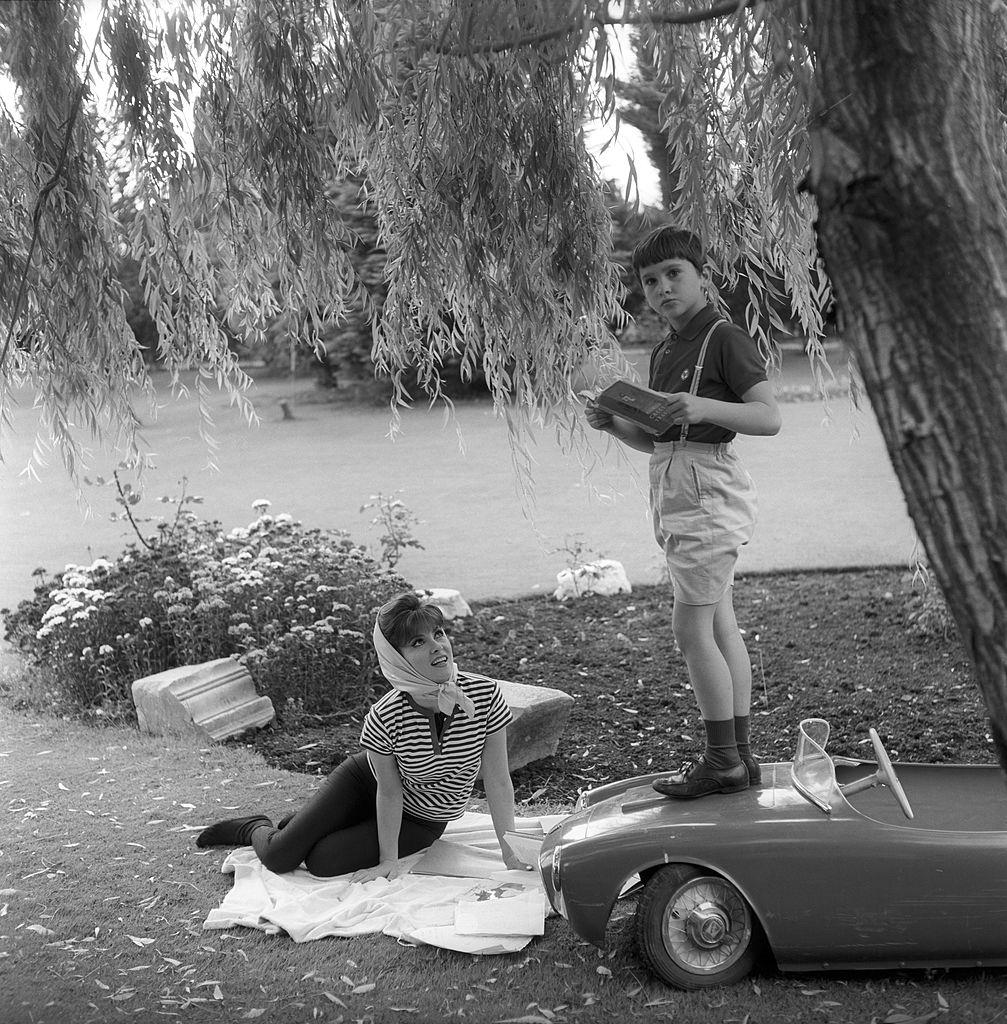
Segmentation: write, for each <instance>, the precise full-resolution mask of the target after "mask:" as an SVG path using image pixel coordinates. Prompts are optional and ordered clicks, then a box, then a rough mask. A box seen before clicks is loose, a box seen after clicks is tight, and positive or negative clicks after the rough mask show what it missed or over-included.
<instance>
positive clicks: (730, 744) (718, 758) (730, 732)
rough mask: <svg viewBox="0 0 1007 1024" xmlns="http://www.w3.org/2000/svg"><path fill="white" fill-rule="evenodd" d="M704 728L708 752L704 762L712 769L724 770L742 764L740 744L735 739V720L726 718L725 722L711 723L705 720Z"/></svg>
mask: <svg viewBox="0 0 1007 1024" xmlns="http://www.w3.org/2000/svg"><path fill="white" fill-rule="evenodd" d="M703 726H704V727H705V729H706V750H705V751H704V752H703V761H704V763H705V764H707V765H708V766H709V767H710V768H716V769H718V770H723V769H725V768H733V767H734V766H735V765H737V764H741V758H740V757H739V756H738V744H737V741H736V740H735V738H734V719H733V718H725V719H724V720H723V721H720V720H717V721H711V720H710V719H708V718H704V719H703Z"/></svg>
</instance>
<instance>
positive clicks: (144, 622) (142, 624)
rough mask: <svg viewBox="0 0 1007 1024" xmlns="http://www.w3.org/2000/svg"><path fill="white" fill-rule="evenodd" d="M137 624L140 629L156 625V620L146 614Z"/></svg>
mask: <svg viewBox="0 0 1007 1024" xmlns="http://www.w3.org/2000/svg"><path fill="white" fill-rule="evenodd" d="M137 625H138V626H139V627H140V629H146V628H147V627H148V626H153V625H154V620H153V619H148V618H147V617H146V616H144V618H142V619H140V621H139V622H138V623H137Z"/></svg>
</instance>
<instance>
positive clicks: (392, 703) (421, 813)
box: [360, 672, 513, 821]
mask: <svg viewBox="0 0 1007 1024" xmlns="http://www.w3.org/2000/svg"><path fill="white" fill-rule="evenodd" d="M458 685H459V686H460V687H461V688H462V690H463V692H464V693H466V694H468V696H469V697H471V699H472V701H473V703H474V704H475V706H476V713H475V717H474V718H468V717H466V716H465V714H464V713H463V712H462V710H461V709H460V708H458V707H457V706H456V707H455V709H454V710H453V711H452V713H451V715H450V717H448V718H447V719H445V721H444V728H443V729H442V731H441V735H440V738H439V739H438V737H437V726H436V721H435V717H434V712H433V711H432V710H430V711H428V710H427V709H425V708H420V707H419V706H418V705H416V704H415V703H414V702H413V700H412V699H411V698H410V697H408V696H407V695H406V694H405V693H403V692H402V691H401V690H389V691H388V693H386V694H384V695H383V696H381V697H379V698H378V700H377V701H375V702H374V704H372V705H371V709H370V710H369V711H368V712H367V716H366V717H365V718H364V727H363V729H362V730H361V733H360V745H361V746H362V747H363V748H364V749H365V750H372V751H374V753H375V754H386V755H387V754H391V755H394V757H395V761H396V763H397V765H398V769H399V775H400V777H401V778H402V810H403V811H404V812H406V813H408V814H411V815H412V816H413V817H415V818H423V819H425V820H427V821H451V820H453V819H454V818H460V817H461V816H462V814H464V813H465V805H466V804H467V803H468V799H469V797H470V796H472V787H473V785H474V784H475V781H476V776H477V775H478V774H479V766H480V764H481V762H482V753H483V745H484V744H485V742H486V737H487V736H489V735H490V734H491V733H494V732H499V731H500V730H501V729H504V728H506V727H507V726H508V725H509V724H510V722H511V721H512V717H513V716H512V715H511V712H510V708H509V707H508V706H507V702H506V701H505V700H504V697H503V694H502V693H501V692H500V687H499V685H498V684H497V683H496V681H495V680H493V679H487V678H486V677H485V676H474V675H471V674H469V673H462V672H459V674H458Z"/></svg>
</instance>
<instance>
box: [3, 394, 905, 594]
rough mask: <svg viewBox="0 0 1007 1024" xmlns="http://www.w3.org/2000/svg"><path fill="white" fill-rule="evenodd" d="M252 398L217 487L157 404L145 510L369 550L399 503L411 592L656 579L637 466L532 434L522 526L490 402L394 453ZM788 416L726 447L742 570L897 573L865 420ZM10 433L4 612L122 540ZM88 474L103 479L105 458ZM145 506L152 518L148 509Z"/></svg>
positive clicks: (901, 515) (184, 432)
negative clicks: (38, 585)
mask: <svg viewBox="0 0 1007 1024" xmlns="http://www.w3.org/2000/svg"><path fill="white" fill-rule="evenodd" d="M274 387H275V386H274ZM260 401H261V404H260V412H261V415H262V420H263V422H262V424H261V426H259V427H258V428H253V429H251V430H246V429H245V428H244V426H243V425H242V424H241V423H239V422H238V417H237V415H236V413H234V412H233V411H230V410H228V408H227V403H226V400H225V399H223V398H220V399H219V400H217V399H215V408H216V409H217V412H216V416H217V432H218V436H219V437H220V439H221V441H222V443H223V447H222V449H221V451H220V453H219V455H218V462H219V465H220V467H221V469H220V471H219V472H211V471H209V470H207V469H205V468H203V469H201V468H200V467H203V466H205V463H206V461H207V458H206V452H205V449H204V448H203V446H202V442H201V441H200V440H199V439H198V437H196V436H195V434H196V431H195V419H194V414H193V412H192V408H191V406H190V405H189V404H187V403H172V404H169V405H167V407H166V408H165V409H164V410H163V411H162V412H161V414H160V415H159V417H158V420H157V422H156V423H155V424H154V425H153V426H151V427H150V428H148V429H147V431H146V434H147V437H148V439H149V442H150V444H151V446H152V447H153V449H154V450H155V451H157V452H158V453H159V454H158V458H157V461H158V469H157V471H156V472H155V473H153V474H152V475H151V479H150V481H149V483H148V488H147V494H148V496H149V497H150V498H151V499H153V498H155V497H157V496H159V495H161V494H164V493H169V492H172V493H174V492H175V491H176V490H177V484H176V481H178V480H179V479H180V478H181V476H182V475H183V474H188V476H189V478H190V490H191V491H192V492H194V493H197V494H201V495H203V496H204V497H205V499H206V501H205V504H204V506H203V512H204V514H206V515H207V516H209V517H212V518H216V519H219V520H220V521H221V522H222V523H223V524H224V526H225V527H227V528H230V527H231V526H235V525H239V524H244V523H247V522H248V521H249V520H250V519H252V518H254V513H252V510H251V503H252V502H253V501H254V500H255V499H256V498H260V497H265V498H269V499H270V500H271V501H272V502H273V507H272V511H273V512H274V513H277V512H283V511H286V512H290V513H291V514H293V515H294V516H295V517H296V518H299V519H301V520H302V521H303V522H304V523H305V524H306V525H310V526H324V527H333V528H341V529H346V530H348V531H349V532H350V534H351V536H352V537H353V538H354V539H355V540H358V541H361V542H367V543H369V544H371V545H372V546H375V545H376V543H377V536H378V535H377V532H376V530H375V529H374V528H373V527H371V526H370V525H369V514H361V512H360V506H361V504H362V503H363V502H365V501H366V500H367V499H368V497H369V496H370V495H372V494H376V493H378V492H379V491H380V492H382V493H384V494H386V495H387V494H391V493H393V492H395V491H398V490H401V491H402V495H401V497H402V499H403V500H404V501H405V502H406V504H407V505H408V506H409V508H411V509H412V510H413V511H414V512H415V513H416V514H417V515H418V516H419V518H420V519H421V520H422V523H421V525H419V526H417V527H416V528H415V533H416V536H417V538H418V539H419V540H420V541H421V542H422V543H423V545H424V550H422V551H409V552H407V554H406V555H405V556H404V557H403V559H402V561H401V563H400V566H399V567H400V570H401V571H402V572H403V574H404V575H405V576H406V577H407V578H408V579H410V580H411V581H413V582H414V583H416V584H417V585H419V586H445V587H454V588H457V589H459V590H461V591H462V593H463V594H464V595H465V596H466V597H468V598H470V599H481V598H489V597H507V596H515V595H524V594H531V593H539V592H548V591H551V590H552V589H553V588H554V587H555V579H556V573H557V572H558V571H559V570H560V569H562V568H563V567H564V565H565V564H566V557H567V556H566V555H565V554H564V553H563V552H561V551H560V552H557V551H556V550H555V549H558V548H563V547H564V546H570V545H572V544H574V543H576V541H577V540H578V539H579V540H580V542H581V543H582V544H583V546H584V548H585V549H586V550H587V551H590V552H594V553H596V554H603V555H605V556H607V557H610V558H616V559H618V560H619V561H621V562H622V563H623V564H624V565H625V567H626V569H627V572H628V574H629V577H630V579H631V580H632V581H633V582H637V583H649V582H654V581H656V579H657V577H658V572H659V570H660V553H659V551H658V549H657V547H656V545H655V544H654V542H653V539H652V537H651V533H650V525H649V517H648V512H647V502H646V496H645V486H646V458H645V457H644V456H641V455H638V454H636V453H632V452H630V453H628V455H622V454H620V452H617V451H615V450H614V448H613V450H611V451H609V452H607V453H605V452H602V453H601V455H600V461H599V464H598V465H597V466H596V467H595V468H594V469H593V470H592V471H591V472H590V474H589V475H588V476H587V477H586V478H585V476H584V473H583V470H582V467H581V465H580V464H579V463H578V460H577V459H576V458H575V457H572V456H570V455H568V454H564V453H563V452H562V451H561V450H560V448H559V447H558V446H557V444H556V443H555V441H554V439H553V437H552V435H551V434H548V433H541V434H538V435H536V438H537V444H536V445H535V447H534V449H533V454H534V457H535V459H536V467H535V478H536V481H537V486H536V503H535V507H534V508H533V509H532V510H531V517H530V518H529V517H528V516H526V515H525V514H524V513H523V511H522V502H521V499H520V497H519V495H518V493H517V489H516V486H515V474H514V471H513V468H512V463H511V453H510V450H509V447H508V442H507V437H506V430H505V426H504V423H503V421H502V420H500V419H498V418H496V417H495V416H494V415H493V413H492V411H491V409H490V407H489V406H488V404H486V403H470V404H464V405H459V406H458V407H457V430H456V427H455V426H454V425H451V424H448V425H445V423H444V416H443V414H442V413H440V412H429V411H426V410H413V411H409V412H407V413H406V414H405V416H404V420H403V428H402V433H401V435H400V436H399V437H398V438H397V439H396V440H394V441H393V440H391V439H389V438H388V436H387V432H388V414H387V411H386V410H385V409H383V408H365V409H361V408H343V407H334V406H326V405H310V406H309V405H305V406H301V407H298V408H297V410H296V411H297V415H298V418H297V419H294V420H289V421H284V420H283V419H282V418H281V417H280V415H279V411H278V407H277V406H276V395H275V394H273V393H271V392H270V389H269V387H268V386H264V387H263V388H262V389H261V394H260ZM782 410H783V419H784V427H783V430H782V432H781V433H780V435H778V436H777V437H774V438H751V437H746V438H739V440H738V442H737V443H738V446H739V449H740V451H741V453H742V455H743V457H744V458H745V461H746V463H747V465H748V467H749V469H750V471H751V473H752V475H753V477H754V478H755V480H756V484H757V486H758V488H759V492H760V499H761V516H760V525H759V528H758V531H757V533H756V537H755V539H754V541H753V542H752V544H751V545H750V547H749V549H748V550H747V551H745V552H744V554H743V558H742V561H741V563H740V565H739V571H740V572H742V573H743V572H745V571H768V570H778V569H807V568H820V567H843V566H862V565H876V564H906V563H907V562H908V561H909V560H910V558H911V556H912V554H913V550H914V545H915V533H914V531H913V527H912V524H911V522H910V520H909V518H908V516H907V514H906V510H905V503H904V500H903V498H902V494H901V491H900V488H899V486H898V483H897V481H896V479H895V476H894V473H893V472H892V470H891V467H890V464H889V461H888V458H887V454H886V452H885V450H884V447H883V443H882V441H881V437H880V433H879V431H878V428H877V425H876V423H875V421H874V419H873V416H872V415H871V414H870V413H869V412H867V413H861V414H858V415H857V416H856V418H855V417H854V414H853V412H852V410H851V409H850V407H849V403H848V401H847V400H846V399H844V398H840V399H836V400H834V402H833V403H832V418H831V421H829V422H826V411H825V408H824V406H823V404H822V403H821V402H791V403H786V404H784V405H783V406H782ZM855 419H856V423H855ZM16 428H17V433H16V434H15V435H14V436H13V437H11V438H9V439H8V444H7V446H6V450H5V452H4V454H5V458H6V460H7V461H6V463H4V464H2V465H0V495H2V497H0V564H2V566H3V572H2V574H0V607H4V606H12V605H14V604H16V602H17V601H18V600H19V599H21V598H22V597H24V596H27V595H28V594H30V592H31V586H32V580H31V575H30V574H31V572H32V570H33V569H34V568H35V567H36V566H39V565H43V566H45V567H46V568H48V569H49V570H50V571H51V570H53V569H61V568H62V567H63V566H64V565H65V564H66V563H67V562H82V561H85V560H90V559H91V558H92V557H97V556H99V555H105V554H115V553H117V552H118V551H120V550H121V549H122V547H123V545H124V543H125V542H126V540H127V539H128V537H129V534H128V532H126V530H125V529H124V528H123V526H122V524H119V523H111V522H109V521H108V518H107V517H108V512H109V511H111V510H112V509H113V508H114V505H113V504H112V500H111V498H112V496H111V494H110V493H109V492H108V491H105V490H95V489H93V488H85V489H84V497H86V498H87V499H88V500H90V501H92V502H94V503H95V504H94V515H93V516H92V517H90V518H87V517H85V514H84V512H83V511H82V509H81V508H80V507H79V505H78V501H77V497H76V495H75V492H74V489H73V486H72V485H71V484H70V482H69V481H68V479H67V477H66V474H65V472H64V470H63V468H62V466H61V465H60V464H59V463H58V462H54V463H53V465H51V466H50V467H49V468H48V469H46V470H45V471H43V473H42V475H41V479H40V480H32V479H30V478H29V477H27V476H19V475H18V471H19V470H20V469H21V468H22V467H23V466H24V464H25V462H26V461H27V459H28V456H29V454H30V451H31V445H32V436H31V432H32V430H33V429H34V419H33V418H32V414H31V413H30V412H29V413H25V412H22V413H20V414H19V415H18V418H17V421H16ZM856 428H858V429H859V436H856ZM459 434H460V436H461V438H462V440H463V442H464V446H465V447H464V450H460V448H459ZM293 453H296V457H295V456H294V455H293ZM305 453H307V457H305ZM94 468H95V470H96V471H97V472H102V471H103V470H104V471H105V472H107V471H108V468H109V465H108V461H107V460H106V461H105V462H104V463H102V461H101V460H97V463H96V465H95V467H94ZM595 489H597V490H598V491H600V492H601V496H599V495H598V494H595V493H594V490H595ZM143 508H148V509H149V510H150V511H151V512H155V513H157V512H162V511H163V510H164V506H162V505H158V504H156V503H154V502H153V501H152V500H150V501H145V502H144V503H143V505H141V506H140V510H141V511H142V509H143Z"/></svg>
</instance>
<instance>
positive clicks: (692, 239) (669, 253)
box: [633, 227, 705, 271]
mask: <svg viewBox="0 0 1007 1024" xmlns="http://www.w3.org/2000/svg"><path fill="white" fill-rule="evenodd" d="M665 260H688V261H689V262H690V263H691V264H692V265H693V266H694V267H695V268H696V269H697V270H700V271H701V270H702V269H703V264H704V262H705V256H704V253H703V246H702V244H701V243H700V241H699V239H698V238H697V237H696V236H695V235H694V234H693V233H692V232H691V231H683V230H681V229H680V228H670V227H663V228H658V229H657V230H656V231H652V232H651V233H650V234H649V235H647V237H646V238H644V240H643V241H642V242H640V244H639V245H638V246H637V247H636V248H635V249H634V250H633V269H634V270H636V271H639V270H641V269H642V268H643V267H652V266H653V265H654V264H655V263H663V262H664V261H665Z"/></svg>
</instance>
